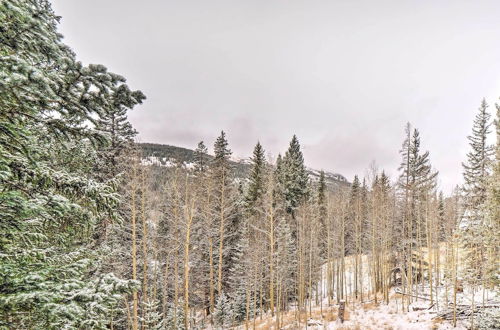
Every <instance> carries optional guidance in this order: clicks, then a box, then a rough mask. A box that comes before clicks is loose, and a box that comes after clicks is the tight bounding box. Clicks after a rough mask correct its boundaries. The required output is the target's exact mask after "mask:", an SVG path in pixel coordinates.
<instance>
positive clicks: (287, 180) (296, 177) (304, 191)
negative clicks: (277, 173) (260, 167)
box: [280, 135, 310, 217]
mask: <svg viewBox="0 0 500 330" xmlns="http://www.w3.org/2000/svg"><path fill="white" fill-rule="evenodd" d="M280 168H281V170H282V173H283V176H282V184H283V187H284V194H285V202H286V210H287V212H288V213H290V214H292V217H294V216H295V209H296V208H297V207H298V206H299V205H300V203H301V202H303V201H305V200H306V198H307V197H308V196H309V190H310V189H309V175H308V173H307V171H306V167H305V164H304V156H303V155H302V151H301V150H300V144H299V140H298V139H297V136H296V135H294V136H293V137H292V140H291V141H290V145H289V147H288V150H287V151H286V153H285V156H284V157H283V160H282V164H281V165H280Z"/></svg>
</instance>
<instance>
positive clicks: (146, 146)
mask: <svg viewBox="0 0 500 330" xmlns="http://www.w3.org/2000/svg"><path fill="white" fill-rule="evenodd" d="M139 146H140V148H141V150H142V153H143V156H142V164H143V165H149V166H150V165H154V166H161V167H173V166H177V165H179V164H181V165H182V166H184V167H186V168H192V167H193V163H194V158H195V153H194V150H191V149H187V148H182V147H176V146H171V145H166V144H156V143H140V144H139ZM209 158H210V159H211V158H212V156H211V155H209ZM230 161H231V165H232V166H233V168H234V170H235V174H236V177H237V178H239V179H244V178H246V177H247V176H248V173H249V172H250V169H251V166H252V162H251V160H250V158H249V157H231V160H230ZM307 171H308V173H309V177H310V179H311V180H312V181H313V182H317V181H318V180H319V176H320V171H319V170H317V169H313V168H310V167H308V168H307ZM325 182H326V184H327V185H328V186H329V187H330V189H335V188H338V187H346V186H349V184H350V183H349V182H348V181H347V179H346V178H345V177H344V176H343V175H341V174H338V173H333V172H328V171H325Z"/></svg>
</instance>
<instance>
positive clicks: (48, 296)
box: [0, 0, 143, 329]
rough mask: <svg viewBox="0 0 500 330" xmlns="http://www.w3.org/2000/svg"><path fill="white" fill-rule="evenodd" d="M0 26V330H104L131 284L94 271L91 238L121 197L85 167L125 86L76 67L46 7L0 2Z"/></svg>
mask: <svg viewBox="0 0 500 330" xmlns="http://www.w3.org/2000/svg"><path fill="white" fill-rule="evenodd" d="M0 21H1V22H2V33H1V34H0V81H1V88H0V108H1V109H2V111H1V112H0V173H1V175H0V213H1V214H2V225H1V226H0V236H1V237H2V239H1V240H0V251H1V253H0V255H1V256H0V278H1V279H0V286H1V287H2V288H6V289H5V290H3V291H2V293H1V294H0V306H1V307H0V308H1V313H0V327H9V328H44V329H55V328H57V329H59V328H62V327H67V328H85V327H92V328H96V329H99V328H106V327H108V326H109V325H110V323H112V322H113V317H114V316H115V315H116V313H115V312H116V310H117V307H118V304H120V303H121V302H122V301H123V299H122V294H123V293H125V292H131V291H132V289H133V288H135V283H134V282H129V281H125V282H123V281H121V280H120V279H118V278H116V277H113V276H110V275H109V276H108V275H107V274H105V273H102V272H101V271H100V269H101V265H100V263H99V262H98V259H99V257H100V248H99V246H96V244H95V241H94V239H93V235H94V233H95V230H96V228H98V226H99V224H100V223H101V222H102V221H103V220H104V219H106V218H108V217H110V216H111V217H116V216H117V215H116V213H115V210H116V206H117V203H118V199H119V196H118V195H117V193H116V192H115V190H114V189H113V187H112V185H110V184H107V183H100V182H98V181H96V180H93V179H92V178H93V177H94V174H93V173H91V168H92V167H94V166H95V165H96V159H97V147H98V146H103V145H106V143H107V137H106V136H105V135H103V134H101V132H99V131H97V130H95V124H96V119H97V118H100V117H103V116H104V115H105V114H106V113H107V112H108V111H109V110H110V109H112V107H113V103H114V101H115V100H114V99H113V97H112V95H111V94H110V93H108V91H110V90H115V89H117V88H120V86H122V88H126V85H125V84H124V79H123V77H121V76H118V75H116V74H113V73H110V72H108V71H107V69H106V68H105V67H104V66H102V65H89V66H84V65H82V64H81V63H80V62H78V61H77V60H76V56H75V54H74V53H73V51H71V49H70V48H69V47H68V46H66V45H65V44H63V43H62V41H61V39H62V36H61V35H60V34H59V33H57V24H58V21H59V18H58V17H57V16H56V15H55V13H54V12H53V10H52V9H51V6H50V3H49V2H48V1H44V0H32V1H19V0H13V1H2V2H0ZM134 93H135V94H134V95H135V96H137V97H138V98H134V97H131V95H124V97H125V98H128V99H127V100H123V102H124V103H128V104H130V105H131V107H132V106H133V105H134V104H136V103H138V102H139V99H141V100H142V98H143V96H142V94H141V93H140V92H134ZM139 95H140V97H139ZM77 145H78V146H82V148H76V147H75V146H77ZM70 150H71V153H72V156H71V157H69V158H65V157H67V156H68V155H69V154H70ZM81 159H85V160H86V161H85V162H80V160H81ZM104 285H105V286H104ZM104 291H105V292H104ZM103 292H104V293H103ZM101 293H102V294H101Z"/></svg>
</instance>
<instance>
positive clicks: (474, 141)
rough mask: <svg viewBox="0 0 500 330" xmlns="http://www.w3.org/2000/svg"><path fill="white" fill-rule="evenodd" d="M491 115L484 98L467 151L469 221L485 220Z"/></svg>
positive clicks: (465, 166)
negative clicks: (483, 209) (484, 207)
mask: <svg viewBox="0 0 500 330" xmlns="http://www.w3.org/2000/svg"><path fill="white" fill-rule="evenodd" d="M490 117H491V115H490V114H489V113H488V104H487V103H486V101H485V100H484V99H483V101H482V102H481V106H480V107H479V109H478V113H477V114H476V117H475V119H474V123H473V126H472V135H469V136H468V137H467V138H468V140H469V146H470V148H471V150H470V151H469V152H468V153H467V161H466V162H465V163H463V164H462V166H463V168H464V172H463V176H464V186H463V191H464V202H465V205H464V206H465V214H464V216H465V218H464V220H465V221H466V222H467V223H479V224H481V223H482V222H483V220H484V212H483V211H482V208H483V206H484V203H485V201H486V190H487V184H488V177H489V175H490V165H491V156H492V154H493V148H492V146H490V145H488V141H487V139H488V134H489V133H490V125H491V123H490Z"/></svg>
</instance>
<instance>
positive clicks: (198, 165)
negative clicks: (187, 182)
mask: <svg viewBox="0 0 500 330" xmlns="http://www.w3.org/2000/svg"><path fill="white" fill-rule="evenodd" d="M207 166H208V149H207V147H206V146H205V144H204V143H203V141H200V142H199V143H198V146H197V147H196V149H195V151H194V170H195V172H197V173H203V172H205V170H206V169H207Z"/></svg>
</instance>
